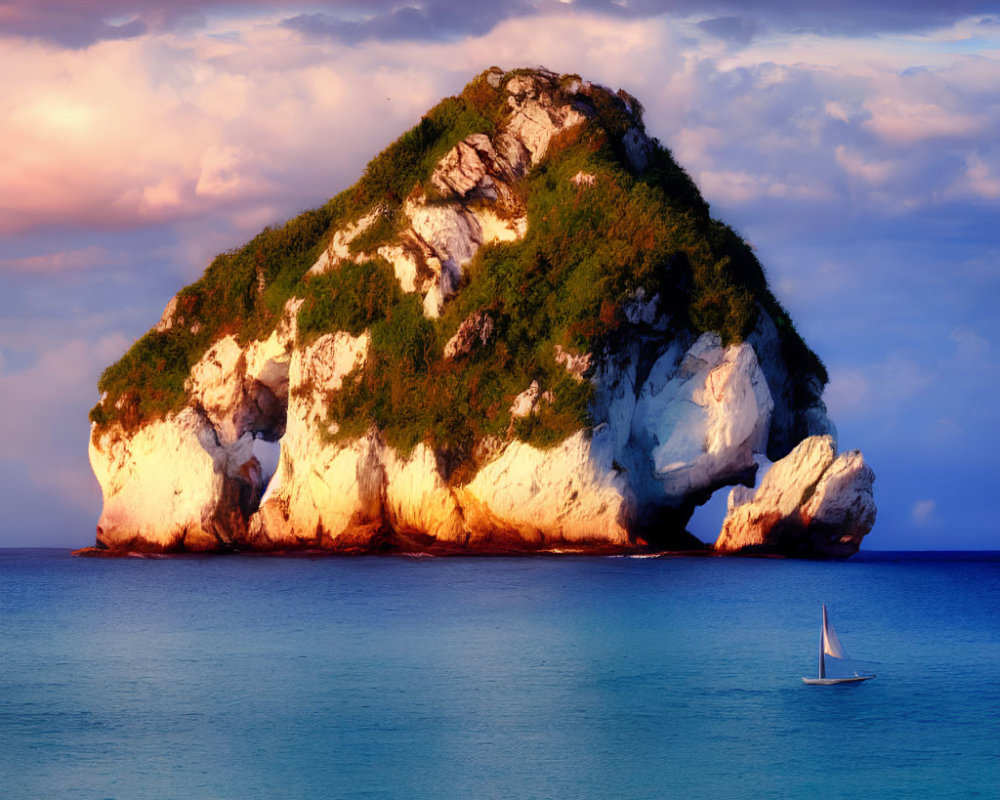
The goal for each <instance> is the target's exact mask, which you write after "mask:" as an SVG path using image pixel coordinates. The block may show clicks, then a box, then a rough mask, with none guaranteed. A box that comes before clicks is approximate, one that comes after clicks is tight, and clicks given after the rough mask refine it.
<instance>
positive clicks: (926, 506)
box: [910, 500, 935, 527]
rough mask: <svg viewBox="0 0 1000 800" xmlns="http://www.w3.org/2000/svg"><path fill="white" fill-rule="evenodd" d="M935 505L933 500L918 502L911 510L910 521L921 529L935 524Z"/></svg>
mask: <svg viewBox="0 0 1000 800" xmlns="http://www.w3.org/2000/svg"><path fill="white" fill-rule="evenodd" d="M934 509H935V503H934V501H933V500H917V501H916V502H915V503H914V504H913V507H912V508H911V509H910V519H911V520H913V524H914V525H919V526H921V527H923V526H926V525H930V524H931V523H932V522H934Z"/></svg>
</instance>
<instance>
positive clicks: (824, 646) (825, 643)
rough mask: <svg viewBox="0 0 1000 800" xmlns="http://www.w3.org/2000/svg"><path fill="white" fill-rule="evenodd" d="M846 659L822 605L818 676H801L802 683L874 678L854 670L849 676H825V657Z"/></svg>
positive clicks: (826, 683)
mask: <svg viewBox="0 0 1000 800" xmlns="http://www.w3.org/2000/svg"><path fill="white" fill-rule="evenodd" d="M828 657H829V658H833V659H839V660H846V659H847V653H846V652H844V647H843V645H841V643H840V639H838V638H837V632H836V631H835V630H834V629H833V625H832V624H831V623H830V620H829V619H828V618H827V615H826V605H825V604H824V605H823V630H822V631H821V632H820V635H819V676H818V677H816V678H803V679H802V682H803V683H808V684H809V685H811V686H832V685H833V684H836V683H860V682H861V681H870V680H871V679H872V678H874V677H875V676H874V675H858V673H857V672H855V673H854V674H853V675H851V676H850V677H846V678H828V677H826V659H827V658H828Z"/></svg>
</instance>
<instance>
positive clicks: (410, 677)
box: [0, 550, 1000, 800]
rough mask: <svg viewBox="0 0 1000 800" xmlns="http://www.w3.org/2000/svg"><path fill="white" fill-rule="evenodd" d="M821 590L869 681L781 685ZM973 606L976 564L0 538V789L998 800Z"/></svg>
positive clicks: (805, 668) (981, 580)
mask: <svg viewBox="0 0 1000 800" xmlns="http://www.w3.org/2000/svg"><path fill="white" fill-rule="evenodd" d="M822 603H826V605H827V607H828V609H829V612H830V617H831V620H832V622H833V623H834V624H835V625H836V627H837V630H838V633H839V634H840V640H841V641H842V642H843V644H844V646H845V647H846V648H847V650H848V651H850V652H851V655H852V656H853V657H854V658H855V659H857V660H858V664H860V665H861V666H862V667H863V668H864V669H866V670H871V671H872V672H875V673H877V675H878V677H877V678H876V679H875V680H872V681H868V682H865V683H862V684H858V685H851V686H832V687H814V686H805V685H804V684H803V683H802V681H801V680H800V676H803V675H807V676H812V675H814V674H815V673H816V660H817V649H818V638H819V626H820V618H821V604H822ZM998 612H1000V555H998V554H905V553H897V554H886V553H865V552H862V553H861V554H859V555H858V556H856V557H855V558H853V559H851V560H848V561H846V562H834V563H818V562H800V561H786V560H777V559H736V558H729V559H721V558H597V557H521V558H483V557H480V558H405V557H359V558H329V557H318V558H309V557H297V558H289V557H285V558H275V557H262V556H251V555H247V556H226V557H174V558H160V559H138V558H125V559H79V558H72V557H70V555H69V553H68V552H67V551H62V550H0V798H3V799H4V800H22V799H23V800H59V799H61V798H66V799H67V800H69V799H70V798H81V799H83V798H86V799H87V800H89V799H90V798H96V799H98V800H103V799H104V798H115V800H143V799H145V798H150V800H152V799H154V798H155V799H156V800H168V799H170V798H178V800H180V799H183V800H199V799H202V798H204V799H205V800H215V799H218V800H223V799H225V800H252V799H253V798H266V799H267V800H271V799H272V798H273V799H274V800H298V799H299V798H302V799H303V800H304V799H306V798H310V799H311V798H317V799H319V798H322V799H323V800H327V799H329V798H372V799H378V800H382V799H383V798H384V799H385V800H389V799H390V798H391V799H393V800H395V799H396V798H399V799H400V800H402V799H404V798H405V799H406V800H416V799H418V798H435V800H437V799H441V800H448V799H450V798H455V799H456V800H458V799H459V798H461V799H462V800H490V799H491V798H497V800H500V799H501V798H503V800H514V799H517V800H520V799H521V798H566V799H567V800H569V799H572V800H578V799H586V798H609V799H610V798H614V799H615V800H641V799H644V798H650V800H652V799H653V798H657V800H659V799H660V798H686V799H687V798H690V799H692V800H697V798H720V799H721V798H727V799H728V798H810V799H811V800H812V799H814V798H818V797H823V798H859V799H860V798H864V800H872V799H873V798H886V799H887V800H900V799H901V798H921V800H928V798H933V799H936V798H984V797H985V798H994V797H997V796H998V795H1000V634H998V630H1000V628H998V620H1000V614H998Z"/></svg>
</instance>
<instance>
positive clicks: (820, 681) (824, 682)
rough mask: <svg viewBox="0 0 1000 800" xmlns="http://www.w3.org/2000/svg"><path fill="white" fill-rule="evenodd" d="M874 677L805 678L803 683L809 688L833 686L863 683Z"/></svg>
mask: <svg viewBox="0 0 1000 800" xmlns="http://www.w3.org/2000/svg"><path fill="white" fill-rule="evenodd" d="M874 677H875V676H874V675H855V676H854V677H853V678H803V679H802V682H803V683H805V684H808V685H809V686H833V685H834V684H837V683H861V681H870V680H871V679H872V678H874Z"/></svg>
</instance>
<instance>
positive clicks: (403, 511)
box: [79, 68, 875, 557]
mask: <svg viewBox="0 0 1000 800" xmlns="http://www.w3.org/2000/svg"><path fill="white" fill-rule="evenodd" d="M642 117H643V109H642V106H641V105H640V103H639V102H638V101H637V100H636V99H635V98H633V97H632V96H630V95H629V94H627V93H626V92H624V91H618V92H617V93H615V92H612V91H610V90H609V89H607V88H605V87H602V86H599V85H596V84H592V83H589V82H587V81H585V80H583V79H581V78H580V77H579V76H576V75H556V74H554V73H551V72H548V71H545V70H540V69H534V70H514V71H510V72H504V71H502V70H500V69H497V68H493V69H490V70H488V71H486V72H484V73H483V74H481V75H479V76H477V77H476V78H475V79H474V80H473V81H472V82H471V83H470V84H469V85H468V86H466V87H465V89H464V90H463V91H462V93H461V94H460V95H458V96H456V97H449V98H447V99H445V100H443V101H442V102H441V103H439V104H438V105H437V106H435V107H434V108H433V109H431V110H430V111H429V112H428V113H427V114H426V115H425V116H424V117H423V119H421V121H420V122H419V124H418V125H417V126H416V127H414V128H413V129H412V130H410V131H408V132H407V133H405V134H404V135H403V136H402V137H401V138H400V139H399V140H398V141H396V142H395V143H394V144H392V145H390V146H389V147H388V148H387V149H386V150H385V151H383V152H382V153H381V154H380V155H378V156H377V157H376V158H375V159H374V160H373V161H372V162H371V163H370V164H368V166H367V167H366V168H365V169H364V171H363V174H362V176H361V178H360V179H359V181H358V182H357V183H356V184H355V185H354V186H353V187H351V188H349V189H347V190H346V191H344V192H342V193H341V194H339V195H337V196H336V197H334V198H333V199H332V200H330V201H329V202H328V203H327V204H326V205H324V206H323V207H321V208H319V209H316V210H314V211H309V212H306V213H304V214H301V215H299V216H298V217H295V218H294V219H292V220H290V221H289V222H288V223H286V224H285V225H283V226H280V227H273V228H268V229H266V230H264V231H263V232H262V233H260V234H259V235H258V236H257V237H255V238H254V239H253V240H252V241H250V242H249V243H248V244H247V245H245V246H244V247H242V248H239V249H237V250H234V251H231V252H228V253H225V254H222V255H220V256H218V257H217V258H216V259H215V260H214V261H213V262H212V264H211V265H210V266H209V267H208V268H207V270H206V271H205V273H204V275H203V276H202V277H201V278H200V279H199V280H198V281H197V282H195V283H194V284H192V285H190V286H188V287H186V288H184V289H182V290H181V291H180V292H178V294H177V295H176V296H175V297H174V298H173V299H172V300H171V301H170V303H169V304H168V305H167V308H166V310H165V311H164V313H163V316H162V318H161V319H160V321H159V322H158V323H157V324H156V325H155V327H153V328H152V329H151V330H150V331H149V332H148V333H147V334H145V335H144V336H143V337H142V338H141V339H139V340H138V341H137V342H136V343H135V345H134V346H133V347H132V348H131V349H130V350H129V351H128V352H127V353H126V354H125V355H124V356H123V357H122V358H121V360H120V361H118V362H117V363H116V364H113V365H112V366H110V367H108V368H107V370H105V372H104V373H103V375H102V376H101V379H100V382H99V389H100V391H101V392H102V395H101V399H100V401H99V402H98V404H97V405H96V406H95V407H94V409H93V410H92V411H91V415H90V418H91V438H90V462H91V464H92V466H93V469H94V472H95V474H96V476H97V479H98V481H99V482H100V485H101V489H102V492H103V497H104V507H103V511H102V514H101V517H100V520H99V522H98V526H97V540H96V545H95V546H94V547H93V548H87V549H86V550H84V551H79V552H83V553H87V554H122V553H128V552H209V551H211V552H227V551H246V550H253V551H294V550H325V551H336V552H344V553H359V552H426V553H469V552H481V553H510V552H535V551H546V552H563V551H570V552H601V553H604V552H636V551H646V552H648V551H676V550H706V549H709V546H708V545H705V544H703V543H702V542H700V541H698V540H697V539H695V538H694V537H693V536H692V535H690V534H689V533H687V532H686V530H685V526H686V524H687V522H688V520H689V519H690V517H691V515H692V513H693V511H694V509H695V508H696V506H698V505H699V504H701V503H704V502H705V501H706V500H707V499H708V498H709V497H710V496H711V495H712V493H713V492H715V491H716V490H718V489H720V488H722V487H726V486H736V488H735V489H734V490H733V491H732V493H731V495H730V500H729V512H728V514H727V517H726V519H725V522H724V524H723V530H722V533H721V535H720V537H719V539H718V541H717V542H716V543H715V545H714V549H715V551H716V552H727V553H777V554H786V555H795V556H805V557H843V556H847V555H850V554H852V553H854V552H855V551H856V550H857V549H858V546H859V544H860V542H861V539H862V537H864V536H865V535H866V534H867V533H868V531H869V530H870V529H871V527H872V524H873V522H874V518H875V506H874V503H873V500H872V481H873V479H874V475H873V472H872V470H871V468H870V467H869V466H868V465H867V464H866V463H865V462H864V459H863V458H862V456H861V454H860V453H859V452H857V451H853V452H848V453H842V454H840V455H838V454H837V452H836V435H835V428H834V426H833V424H832V423H831V422H830V420H829V419H828V418H827V415H826V409H825V406H824V405H823V402H822V399H821V395H822V391H823V387H824V385H825V383H826V381H827V375H826V370H825V368H824V367H823V364H822V362H821V361H820V359H819V358H818V357H817V356H816V355H815V354H814V353H813V352H812V351H811V350H810V349H809V347H808V346H807V345H806V344H805V342H804V341H803V340H802V339H801V337H800V336H799V335H798V333H797V332H796V330H795V328H794V326H793V325H792V322H791V320H790V319H789V317H788V314H787V313H786V311H785V310H784V309H783V308H782V306H781V304H780V303H779V301H778V300H777V299H776V298H775V296H774V295H773V293H772V292H771V291H770V289H769V288H768V286H767V282H766V280H765V276H764V272H763V269H762V267H761V265H760V263H759V262H758V260H757V258H756V256H755V255H754V252H753V250H752V249H751V248H750V247H749V246H748V245H747V244H746V243H745V242H744V241H743V240H742V239H741V238H740V237H739V236H738V235H737V234H736V233H735V232H734V231H733V230H732V229H731V228H729V227H728V226H726V225H725V224H723V223H721V222H719V221H716V220H714V219H713V218H712V217H711V215H710V213H709V208H708V205H707V204H706V203H705V202H704V200H703V199H702V197H701V196H700V194H699V192H698V190H697V188H696V187H695V185H694V184H693V183H692V181H691V180H690V178H689V177H688V175H687V174H686V173H685V172H684V170H683V169H681V168H680V167H679V166H678V165H677V164H676V163H675V162H674V160H673V158H672V157H671V155H670V153H669V152H668V151H667V150H666V148H664V147H663V146H662V145H661V144H660V143H659V142H657V141H656V140H655V139H651V138H650V137H648V136H647V134H646V132H645V129H644V126H643V118H642ZM262 442H272V443H277V445H278V446H280V456H279V457H278V459H277V466H276V468H275V469H274V472H273V475H272V474H267V473H266V472H265V470H264V468H263V467H262V463H261V459H260V458H258V455H257V451H259V448H260V444H261V443H262ZM772 462H773V466H771V468H770V469H769V471H768V472H767V474H766V475H765V476H764V478H763V480H761V481H760V486H759V488H758V489H757V490H756V492H754V491H753V490H752V488H748V487H753V486H754V485H755V477H756V473H757V471H758V469H759V468H760V465H761V464H768V463H772ZM268 471H270V470H268Z"/></svg>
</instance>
